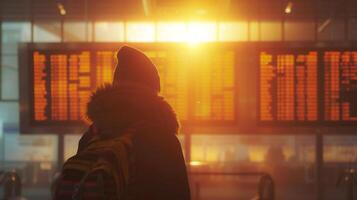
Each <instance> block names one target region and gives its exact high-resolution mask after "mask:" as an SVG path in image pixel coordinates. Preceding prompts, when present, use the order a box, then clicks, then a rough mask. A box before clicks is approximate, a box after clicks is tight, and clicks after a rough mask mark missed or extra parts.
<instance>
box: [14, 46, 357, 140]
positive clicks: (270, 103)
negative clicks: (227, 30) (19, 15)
mask: <svg viewBox="0 0 357 200" xmlns="http://www.w3.org/2000/svg"><path fill="white" fill-rule="evenodd" d="M121 45H123V44H122V43H113V44H104V43H94V44H93V43H91V44H90V43H64V44H28V45H24V46H23V47H22V50H21V54H20V55H21V57H20V63H22V64H21V70H20V76H21V77H22V78H20V80H21V81H22V82H21V91H20V103H21V129H22V130H23V131H22V132H24V133H27V132H32V131H36V132H48V131H51V130H60V129H62V128H60V127H66V128H65V129H63V131H74V130H78V128H80V127H82V126H83V125H84V124H85V122H86V121H87V120H86V118H85V110H86V102H87V100H88V97H89V96H90V93H91V91H93V90H94V89H95V88H97V87H98V86H100V85H103V84H104V83H109V82H111V79H112V75H111V73H112V71H113V69H114V67H115V63H116V60H115V51H116V50H117V48H118V47H120V46H121ZM133 46H136V47H138V48H139V49H142V50H143V51H144V52H145V53H146V54H147V55H148V56H149V57H150V58H151V59H152V60H153V62H154V63H155V64H156V65H157V67H158V70H159V72H160V75H161V82H162V92H161V95H163V96H164V97H165V98H166V99H167V100H168V101H169V102H170V103H171V104H172V105H173V107H174V108H175V110H176V111H177V114H178V116H179V119H180V121H181V122H182V125H183V127H184V128H196V127H201V128H206V129H210V130H211V131H212V132H213V133H214V132H215V131H214V130H215V129H219V128H225V129H227V130H228V132H231V133H233V134H234V133H242V132H243V133H256V132H261V133H270V132H271V131H272V130H273V131H274V133H279V132H282V133H283V132H284V130H285V131H286V130H290V132H291V130H298V131H300V132H311V131H312V132H314V131H315V130H316V129H318V128H320V127H322V126H332V127H337V126H339V127H341V125H343V126H345V125H346V126H345V127H349V125H356V124H357V105H355V102H357V101H356V100H357V97H356V96H357V83H356V82H357V81H356V80H357V78H356V76H357V75H356V73H357V72H356V71H357V50H356V49H354V48H352V47H345V48H343V47H337V46H336V48H333V47H330V48H323V47H317V46H316V45H313V44H310V45H305V46H304V48H302V47H296V46H295V47H294V46H293V45H291V44H290V45H289V44H288V43H269V44H266V45H257V43H250V44H249V43H227V44H219V43H211V44H196V45H192V44H191V45H189V44H167V43H156V44H145V43H136V44H133ZM351 127H352V126H350V128H351ZM299 128H302V129H299ZM351 129H353V128H351ZM331 131H334V128H331ZM67 133H68V132H67ZM347 133H348V131H347Z"/></svg>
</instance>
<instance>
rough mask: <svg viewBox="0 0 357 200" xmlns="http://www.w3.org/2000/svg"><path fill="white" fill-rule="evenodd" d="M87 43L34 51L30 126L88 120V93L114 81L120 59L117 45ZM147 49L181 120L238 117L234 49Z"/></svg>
mask: <svg viewBox="0 0 357 200" xmlns="http://www.w3.org/2000/svg"><path fill="white" fill-rule="evenodd" d="M57 46H60V45H57ZM87 46H88V48H81V47H78V48H73V47H70V48H68V49H67V48H65V45H62V46H61V48H59V49H56V48H49V49H46V48H45V49H44V48H40V49H36V48H34V49H30V50H29V53H28V57H29V58H28V60H29V61H28V62H29V63H28V64H27V65H28V69H29V71H28V73H25V76H29V77H28V83H29V84H28V85H27V84H25V87H26V88H28V90H29V98H28V99H27V100H26V102H23V103H25V104H26V105H27V104H28V105H29V106H28V108H29V110H28V113H29V114H28V115H23V116H28V117H29V118H30V119H28V121H29V124H30V126H32V125H33V126H41V125H46V126H51V125H54V126H55V125H56V126H61V125H64V126H65V125H69V124H70V125H73V126H75V125H76V124H77V123H82V124H84V123H83V122H88V120H87V119H86V114H85V113H86V109H87V108H86V106H87V103H88V100H89V97H90V95H91V93H92V92H93V91H95V90H96V88H98V87H100V86H102V85H103V84H104V83H111V82H112V76H113V71H114V69H115V66H116V62H117V61H116V58H115V53H116V49H115V48H113V47H108V48H99V49H96V46H95V45H87ZM143 52H144V53H145V54H146V55H147V56H148V57H149V58H150V59H151V60H152V61H153V63H154V64H155V65H156V66H157V68H158V71H159V73H160V78H161V93H160V95H162V96H163V97H165V99H166V100H167V101H168V102H169V103H170V105H172V107H173V108H174V110H175V112H176V113H177V115H178V118H179V119H180V120H181V121H217V122H218V121H233V120H235V90H236V89H235V75H234V68H235V53H234V51H228V50H227V51H224V52H221V53H219V54H218V53H217V52H211V51H210V52H208V53H200V54H197V53H193V52H190V51H185V50H177V49H175V50H171V49H158V48H154V49H152V50H151V49H150V48H145V49H143ZM203 58H204V59H203ZM193 60H197V61H196V62H194V61H193ZM202 60H205V61H204V62H202ZM22 85H24V84H22Z"/></svg>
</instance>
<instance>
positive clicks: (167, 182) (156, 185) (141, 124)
mask: <svg viewBox="0 0 357 200" xmlns="http://www.w3.org/2000/svg"><path fill="white" fill-rule="evenodd" d="M88 117H89V119H90V120H92V121H93V125H92V128H90V129H89V130H88V131H87V132H86V133H85V134H84V135H83V137H82V138H81V140H80V142H79V147H78V151H81V149H83V147H85V146H86V142H87V141H88V140H89V139H90V138H91V137H92V136H93V135H94V134H100V135H101V136H102V137H112V136H115V135H120V134H122V133H123V132H124V130H126V129H132V128H134V129H136V131H135V136H134V139H133V142H134V145H133V154H134V159H135V161H134V165H135V166H134V168H133V170H132V171H131V172H130V173H131V176H132V177H133V181H132V184H130V186H129V193H130V195H129V196H132V197H134V198H130V199H135V200H189V199H190V191H189V185H188V178H187V173H186V166H185V162H184V158H183V155H182V150H181V146H180V143H179V141H178V139H177V137H176V133H177V130H178V122H177V119H176V115H175V113H174V111H173V110H172V108H171V107H170V105H169V104H168V103H167V102H166V101H165V100H164V99H163V98H162V97H160V96H158V95H157V94H155V93H153V92H152V91H151V90H148V89H147V88H145V87H143V86H139V85H133V84H121V86H120V87H119V86H111V85H107V86H105V87H103V88H100V89H98V90H97V91H96V92H95V93H94V94H93V95H92V97H91V99H90V102H89V103H88ZM93 127H95V129H96V131H93Z"/></svg>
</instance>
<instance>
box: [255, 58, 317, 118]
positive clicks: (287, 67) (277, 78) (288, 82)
mask: <svg viewBox="0 0 357 200" xmlns="http://www.w3.org/2000/svg"><path fill="white" fill-rule="evenodd" d="M317 61H318V54H317V52H316V51H300V52H268V51H261V52H260V62H259V64H260V65H259V70H260V73H259V79H260V82H259V113H260V114H259V117H260V120H261V121H316V120H317V119H318V102H317V101H318V93H317V92H318V90H317V89H318V87H317V80H318V76H317V69H318V64H317Z"/></svg>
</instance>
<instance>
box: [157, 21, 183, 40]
mask: <svg viewBox="0 0 357 200" xmlns="http://www.w3.org/2000/svg"><path fill="white" fill-rule="evenodd" d="M185 39H186V24H185V23H184V22H159V23H158V24H157V40H158V41H159V42H183V41H185Z"/></svg>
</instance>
